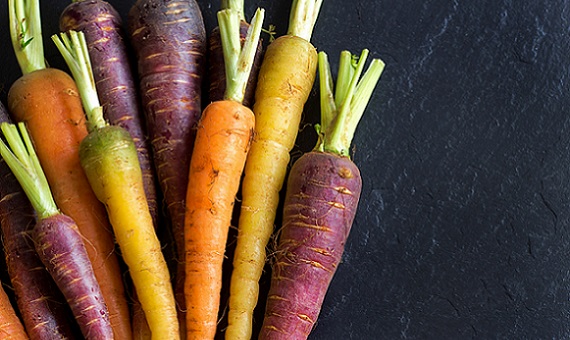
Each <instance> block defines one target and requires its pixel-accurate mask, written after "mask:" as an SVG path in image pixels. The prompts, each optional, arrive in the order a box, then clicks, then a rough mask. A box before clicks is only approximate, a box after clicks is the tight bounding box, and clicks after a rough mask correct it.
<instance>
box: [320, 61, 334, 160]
mask: <svg viewBox="0 0 570 340" xmlns="http://www.w3.org/2000/svg"><path fill="white" fill-rule="evenodd" d="M327 65H329V61H328V56H327V54H326V53H324V52H320V53H319V92H320V103H321V123H320V124H317V125H316V126H315V127H316V129H317V133H318V134H319V140H318V142H317V146H316V147H315V150H318V151H324V132H325V131H327V130H328V129H329V126H330V124H331V122H332V121H333V119H334V117H335V116H336V114H337V108H336V104H335V98H334V95H333V88H334V82H333V77H332V74H331V70H330V67H328V66H327Z"/></svg>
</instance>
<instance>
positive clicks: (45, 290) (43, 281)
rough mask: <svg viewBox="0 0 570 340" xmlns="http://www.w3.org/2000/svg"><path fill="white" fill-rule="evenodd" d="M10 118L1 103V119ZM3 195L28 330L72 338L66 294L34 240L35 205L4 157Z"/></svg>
mask: <svg viewBox="0 0 570 340" xmlns="http://www.w3.org/2000/svg"><path fill="white" fill-rule="evenodd" d="M10 122H11V120H10V118H9V116H8V113H7V112H6V111H5V109H4V106H3V105H2V103H0V123H10ZM0 197H1V199H0V225H1V227H2V241H3V244H4V251H5V254H6V266H7V268H8V274H9V276H10V282H11V283H12V287H13V289H14V294H15V296H16V304H17V306H18V310H19V311H20V314H21V315H22V321H23V323H24V327H25V328H26V332H27V333H28V335H29V336H30V338H31V339H46V338H49V339H51V338H71V337H72V330H71V327H70V323H69V318H70V317H71V313H70V311H69V308H67V306H66V304H65V298H64V297H63V296H62V295H61V292H60V291H59V289H58V288H57V286H56V285H55V282H54V281H53V279H52V278H51V276H50V275H49V273H48V272H47V270H46V268H45V266H44V265H43V263H42V262H41V260H40V258H39V257H38V254H37V253H36V249H35V248H34V245H33V243H32V242H30V237H31V236H30V235H31V233H32V229H33V227H34V224H35V217H34V208H33V207H32V205H31V204H30V201H29V200H28V197H27V196H26V194H25V193H24V191H23V190H22V187H21V186H20V184H19V183H18V180H17V179H16V178H15V177H14V175H13V174H12V171H11V170H10V168H9V167H8V165H6V162H4V159H0Z"/></svg>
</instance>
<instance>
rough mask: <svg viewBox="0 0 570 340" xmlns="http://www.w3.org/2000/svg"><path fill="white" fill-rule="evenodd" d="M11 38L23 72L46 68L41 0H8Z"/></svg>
mask: <svg viewBox="0 0 570 340" xmlns="http://www.w3.org/2000/svg"><path fill="white" fill-rule="evenodd" d="M8 16H9V20H10V38H11V40H12V46H13V48H14V52H15V53H16V59H17V60H18V64H19V65H20V69H21V70H22V73H23V74H27V73H30V72H33V71H36V70H41V69H44V68H46V63H45V59H44V44H43V42H42V24H41V20H40V3H39V0H8Z"/></svg>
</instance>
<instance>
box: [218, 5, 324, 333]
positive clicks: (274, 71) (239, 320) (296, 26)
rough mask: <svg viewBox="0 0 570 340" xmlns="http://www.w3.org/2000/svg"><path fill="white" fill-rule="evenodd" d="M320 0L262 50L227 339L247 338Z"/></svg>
mask: <svg viewBox="0 0 570 340" xmlns="http://www.w3.org/2000/svg"><path fill="white" fill-rule="evenodd" d="M321 3H322V0H295V1H293V4H292V6H293V7H292V12H291V17H290V21H289V32H288V34H287V35H285V36H281V37H279V38H277V39H276V40H274V41H273V42H272V43H271V44H269V46H268V47H267V50H266V51H265V56H264V58H263V62H262V64H261V69H260V71H259V76H258V83H257V88H256V92H255V104H254V107H253V112H254V113H255V118H256V123H255V138H254V140H253V143H252V145H251V150H250V152H249V155H248V157H247V162H246V166H245V177H244V180H243V183H242V205H241V210H240V217H239V224H238V237H237V244H236V250H235V254H234V260H233V271H232V276H231V282H230V299H229V314H228V329H227V331H226V338H227V339H250V338H251V332H252V323H253V320H252V316H253V310H254V308H255V306H256V304H257V300H258V295H259V284H258V282H259V279H260V277H261V273H262V271H263V267H264V264H265V258H266V253H265V247H266V246H267V244H268V242H269V238H270V237H271V234H272V232H273V223H274V221H275V215H276V212H277V205H278V203H279V191H280V190H281V187H282V185H283V182H284V180H285V174H286V171H287V165H288V164H289V159H290V154H289V153H290V151H291V150H292V148H293V145H294V143H295V139H296V137H297V131H298V129H299V123H300V120H301V114H302V111H303V105H304V104H305V102H306V100H307V99H308V97H309V94H310V92H311V89H312V87H313V82H314V80H315V75H316V68H317V52H316V51H315V48H314V47H313V45H311V43H310V42H309V40H310V36H311V33H312V29H313V26H314V24H315V21H316V18H317V14H318V11H319V9H320V6H321Z"/></svg>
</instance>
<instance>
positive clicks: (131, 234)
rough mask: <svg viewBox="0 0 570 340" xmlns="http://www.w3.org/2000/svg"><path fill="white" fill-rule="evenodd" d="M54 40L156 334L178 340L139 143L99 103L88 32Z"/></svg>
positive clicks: (101, 190) (83, 155)
mask: <svg viewBox="0 0 570 340" xmlns="http://www.w3.org/2000/svg"><path fill="white" fill-rule="evenodd" d="M68 33H69V36H68V35H66V34H65V33H62V34H61V39H59V38H58V36H57V35H54V36H52V39H53V40H54V42H55V43H56V45H57V48H58V49H59V51H60V52H61V53H62V55H63V57H64V59H65V61H66V62H67V65H68V66H69V68H70V70H71V72H72V73H73V76H74V78H75V80H76V82H77V84H78V85H79V91H80V93H81V98H82V101H83V106H84V108H85V112H86V114H87V126H88V129H89V134H88V135H87V137H85V139H84V140H83V141H82V142H81V145H80V150H79V157H80V160H81V166H82V167H83V169H84V170H85V173H86V174H87V178H88V179H89V183H90V184H91V186H92V187H93V190H94V191H95V195H97V198H99V200H100V201H101V202H103V203H104V204H105V207H107V212H108V214H109V219H110V220H111V225H112V226H113V230H114V231H115V237H116V239H117V243H118V244H119V248H120V249H121V252H122V255H123V258H124V260H125V263H126V264H127V266H128V267H129V274H130V276H131V278H132V280H133V284H134V286H135V289H136V292H137V296H138V299H139V301H140V303H141V307H142V309H143V310H144V313H145V316H146V319H147V321H148V325H149V327H150V331H151V333H152V339H173V340H175V339H178V338H179V335H180V334H179V330H178V319H177V317H176V305H175V302H174V293H173V291H172V285H171V282H170V275H169V272H168V267H167V266H166V261H165V259H164V255H163V254H162V250H161V246H160V242H159V240H158V237H157V235H156V232H155V229H154V224H153V219H152V216H151V214H150V210H149V206H148V202H147V199H146V195H145V191H144V182H143V177H142V171H141V167H140V163H139V160H138V155H137V151H136V146H135V144H134V141H133V139H132V137H131V136H130V134H129V132H128V131H127V130H126V129H124V128H122V127H120V126H115V125H108V124H107V123H106V122H105V120H104V118H103V107H102V106H101V105H100V103H99V99H98V96H97V90H96V88H95V80H94V79H93V73H92V68H91V63H90V60H89V52H88V50H87V43H86V41H85V35H84V34H83V32H79V33H78V32H75V31H69V32H68Z"/></svg>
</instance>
